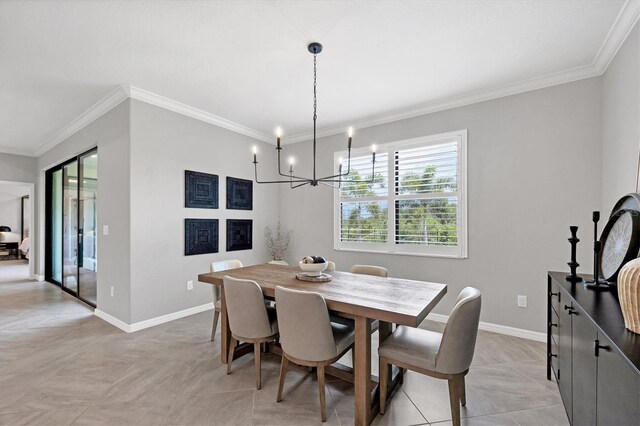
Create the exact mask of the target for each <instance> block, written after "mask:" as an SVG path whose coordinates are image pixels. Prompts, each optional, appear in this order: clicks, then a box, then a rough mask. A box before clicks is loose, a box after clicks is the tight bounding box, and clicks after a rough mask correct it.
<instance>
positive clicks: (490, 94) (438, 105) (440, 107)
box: [286, 65, 602, 143]
mask: <svg viewBox="0 0 640 426" xmlns="http://www.w3.org/2000/svg"><path fill="white" fill-rule="evenodd" d="M600 74H602V73H601V72H599V71H598V70H596V69H595V68H594V67H593V66H592V65H589V66H584V67H578V68H573V69H570V70H566V71H561V72H557V73H552V74H547V75H544V76H541V77H535V78H532V79H529V80H523V81H519V82H516V83H511V84H506V85H503V86H498V87H494V88H491V89H487V90H480V91H476V92H473V93H469V94H465V95H461V96H455V97H450V98H444V99H440V100H436V101H433V102H428V103H426V104H422V105H420V106H417V107H413V108H407V109H401V110H396V111H394V112H391V113H385V114H379V115H373V116H369V117H366V118H363V119H360V120H357V121H355V122H352V123H343V124H340V125H337V126H333V127H331V128H326V129H320V130H319V131H317V132H316V137H325V136H332V135H336V134H340V133H345V129H346V128H347V127H349V126H350V127H353V128H354V129H363V128H367V127H372V126H377V125H380V124H386V123H390V122H394V121H400V120H405V119H408V118H414V117H418V116H421V115H425V114H431V113H434V112H439V111H445V110H448V109H452V108H458V107H462V106H466V105H472V104H475V103H478V102H485V101H489V100H492V99H497V98H503V97H506V96H511V95H517V94H518V93H525V92H530V91H532V90H537V89H543V88H545V87H551V86H556V85H558V84H563V83H570V82H572V81H577V80H583V79H585V78H590V77H596V76H598V75H600ZM312 138H313V133H312V132H305V133H299V134H296V135H292V136H291V137H288V138H287V141H286V142H287V143H297V142H303V141H307V140H310V139H312Z"/></svg>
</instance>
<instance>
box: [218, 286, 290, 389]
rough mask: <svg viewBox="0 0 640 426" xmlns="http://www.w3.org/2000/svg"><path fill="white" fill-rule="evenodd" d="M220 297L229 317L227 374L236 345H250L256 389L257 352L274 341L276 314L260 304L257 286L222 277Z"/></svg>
mask: <svg viewBox="0 0 640 426" xmlns="http://www.w3.org/2000/svg"><path fill="white" fill-rule="evenodd" d="M224 297H225V302H226V304H227V315H228V316H229V328H230V329H231V342H230V343H229V356H228V357H227V374H229V373H231V363H232V361H233V352H234V350H235V347H236V342H249V343H253V352H254V356H255V366H256V389H260V388H261V387H262V380H261V367H260V351H261V349H262V348H261V346H262V343H265V342H270V341H273V340H276V338H277V337H278V321H277V318H276V310H275V308H272V307H270V306H266V305H265V304H264V296H263V295H262V290H261V289H260V286H259V285H258V283H257V282H255V281H251V280H240V279H236V278H231V277H230V276H228V275H225V277H224Z"/></svg>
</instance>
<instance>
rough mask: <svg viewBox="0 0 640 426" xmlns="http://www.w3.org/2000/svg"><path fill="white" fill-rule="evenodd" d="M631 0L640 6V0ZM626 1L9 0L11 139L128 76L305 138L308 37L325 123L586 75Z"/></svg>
mask: <svg viewBox="0 0 640 426" xmlns="http://www.w3.org/2000/svg"><path fill="white" fill-rule="evenodd" d="M630 2H631V5H632V6H633V9H634V10H635V12H634V13H636V15H637V9H638V7H637V6H638V4H637V3H638V2H640V0H630ZM625 8H626V9H629V3H626V4H625V1H624V0H598V1H591V0H584V1H563V0H556V1H531V0H528V1H527V0H524V1H510V2H508V1H403V2H397V1H325V2H315V1H295V2H294V1H242V2H230V1H194V2H191V1H179V2H178V1H162V2H160V1H158V2H149V1H129V2H127V1H86V2H78V1H28V2H27V1H6V0H2V1H1V2H0V151H5V152H14V153H24V154H28V155H33V154H35V153H37V152H38V151H39V149H41V148H42V147H44V146H46V145H47V143H48V142H49V143H50V140H51V137H52V135H54V134H55V133H56V132H58V131H60V130H61V129H62V128H64V127H65V126H66V125H67V124H69V123H70V122H71V121H73V120H74V119H75V118H76V117H78V116H79V115H80V114H82V113H83V112H84V111H86V110H87V109H88V108H90V107H91V106H92V105H93V104H95V103H96V102H97V101H99V100H100V99H102V98H103V97H104V96H105V95H107V94H108V93H109V92H111V91H112V90H113V89H114V87H116V86H117V85H125V86H127V87H128V86H129V85H132V86H135V87H138V88H141V89H144V90H147V91H150V92H152V93H155V94H158V95H161V96H164V97H166V98H169V99H172V100H175V101H178V102H182V103H184V104H187V105H190V106H192V107H195V108H198V109H201V110H203V111H206V112H208V113H210V114H214V115H217V116H219V117H223V118H224V119H226V120H230V121H232V122H235V123H239V124H241V125H243V126H246V127H248V128H251V129H254V130H256V131H258V132H261V133H263V134H265V135H270V134H272V132H273V129H274V128H275V127H276V126H282V128H283V129H284V134H285V140H286V138H287V136H289V140H291V139H292V137H294V136H295V139H296V140H300V139H301V138H303V137H305V136H306V134H308V131H309V130H310V127H311V116H312V97H311V95H312V92H311V83H312V79H311V77H312V56H311V54H310V53H308V52H307V50H306V46H307V44H308V43H309V42H311V41H319V42H321V43H322V44H323V45H324V48H325V50H324V52H322V53H321V54H320V55H319V57H318V62H319V64H318V91H319V94H318V103H319V109H318V126H319V128H320V129H321V130H324V131H325V133H327V132H331V131H336V129H338V130H342V129H343V128H346V126H348V125H349V124H351V123H355V124H356V125H358V123H361V124H362V123H367V120H369V122H370V120H371V119H380V118H381V117H385V116H394V114H395V115H397V114H399V113H402V112H403V111H404V112H406V111H415V110H420V108H425V107H427V106H429V105H435V104H438V103H440V104H443V103H444V104H446V101H447V100H448V99H452V98H454V99H456V98H460V97H463V96H466V95H469V94H474V93H475V94H477V93H483V91H485V92H486V91H487V90H493V89H496V88H504V87H509V85H516V84H520V83H522V82H531V81H538V80H539V81H542V82H546V83H545V84H546V85H549V84H553V83H558V82H560V80H562V79H564V80H565V81H567V80H571V79H576V78H584V77H585V76H589V75H597V74H598V72H602V70H603V67H606V65H607V64H608V61H609V60H610V59H611V56H612V55H613V53H615V49H616V48H617V45H616V43H619V41H620V39H621V38H624V36H626V33H624V34H622V36H621V35H620V34H617V35H616V25H614V24H615V23H616V19H617V17H618V16H619V15H622V13H621V11H624V9H625ZM619 21H620V19H618V22H619ZM612 28H613V31H612ZM610 32H611V34H613V35H614V36H615V37H613V38H616V40H613V41H611V40H609V44H610V46H609V45H607V43H605V41H607V40H608V39H612V37H611V36H609V37H608V35H609V34H610ZM618 32H620V31H618ZM601 48H602V51H601ZM599 52H600V55H599ZM603 52H604V53H606V54H607V55H603ZM600 56H608V57H605V58H604V59H603V58H601V57H600ZM598 61H600V64H599V63H598ZM603 61H604V62H603ZM603 63H604V65H602V64H603ZM563 73H564V74H563ZM589 73H591V74H589ZM558 76H561V77H559V78H557V77H558ZM536 79H538V80H536ZM540 79H541V80H540ZM556 80H557V81H556ZM514 87H515V86H514ZM494 97H495V96H494ZM303 134H304V135H303Z"/></svg>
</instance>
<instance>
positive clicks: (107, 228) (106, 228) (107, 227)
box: [102, 225, 109, 235]
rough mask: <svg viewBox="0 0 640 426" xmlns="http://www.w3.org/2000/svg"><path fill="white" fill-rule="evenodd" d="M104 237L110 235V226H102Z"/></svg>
mask: <svg viewBox="0 0 640 426" xmlns="http://www.w3.org/2000/svg"><path fill="white" fill-rule="evenodd" d="M102 235H109V225H102Z"/></svg>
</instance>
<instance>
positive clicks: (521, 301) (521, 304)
mask: <svg viewBox="0 0 640 426" xmlns="http://www.w3.org/2000/svg"><path fill="white" fill-rule="evenodd" d="M526 307H527V296H518V308H526Z"/></svg>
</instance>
